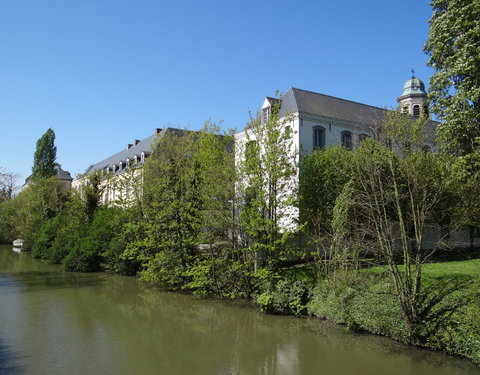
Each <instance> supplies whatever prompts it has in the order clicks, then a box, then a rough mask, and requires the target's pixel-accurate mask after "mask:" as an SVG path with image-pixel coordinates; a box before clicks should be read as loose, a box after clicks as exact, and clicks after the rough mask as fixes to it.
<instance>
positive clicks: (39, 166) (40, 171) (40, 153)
mask: <svg viewBox="0 0 480 375" xmlns="http://www.w3.org/2000/svg"><path fill="white" fill-rule="evenodd" d="M56 158H57V147H55V133H54V131H53V130H52V129H51V128H49V129H48V130H47V131H46V132H45V134H44V135H42V136H41V137H40V138H39V139H38V141H37V148H36V150H35V154H34V156H33V167H32V179H37V178H48V177H53V176H55V159H56Z"/></svg>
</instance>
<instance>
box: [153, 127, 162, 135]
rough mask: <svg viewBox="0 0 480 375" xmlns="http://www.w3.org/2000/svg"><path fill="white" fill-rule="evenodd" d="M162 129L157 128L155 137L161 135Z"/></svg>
mask: <svg viewBox="0 0 480 375" xmlns="http://www.w3.org/2000/svg"><path fill="white" fill-rule="evenodd" d="M161 131H162V129H160V128H155V130H154V131H153V135H159V134H160V133H161Z"/></svg>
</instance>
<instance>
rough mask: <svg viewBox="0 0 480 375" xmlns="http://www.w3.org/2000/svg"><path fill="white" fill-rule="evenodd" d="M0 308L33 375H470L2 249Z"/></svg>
mask: <svg viewBox="0 0 480 375" xmlns="http://www.w3.org/2000/svg"><path fill="white" fill-rule="evenodd" d="M0 306H1V308H0V337H5V340H6V341H5V342H6V343H8V348H9V350H11V353H22V355H23V357H22V358H17V357H13V358H12V360H11V363H12V364H13V365H16V366H23V367H24V368H25V372H26V373H32V374H42V373H45V374H62V373H75V374H87V373H88V374H89V373H104V374H159V373H160V374H182V375H183V374H280V375H281V374H329V375H335V374H360V375H361V374H368V375H376V374H385V373H389V374H420V373H421V374H436V375H442V374H474V373H478V369H477V368H476V367H475V366H473V365H471V364H470V363H469V362H467V361H463V360H459V359H456V358H452V357H447V356H444V355H441V354H439V353H431V352H428V351H422V350H417V349H413V348H408V347H405V346H403V345H400V344H398V343H395V342H393V341H391V340H388V339H385V338H381V337H376V336H372V335H352V334H346V333H345V332H344V331H343V330H342V329H341V328H339V327H337V326H334V325H331V324H328V323H325V322H321V321H319V320H316V319H295V318H290V317H279V316H267V315H263V314H261V313H259V312H257V311H256V310H254V309H252V308H251V307H250V306H248V305H245V304H239V303H225V302H220V301H208V300H202V299H198V298H195V297H192V296H185V295H179V294H170V293H163V292H161V291H159V290H157V289H156V288H154V287H152V286H151V285H149V284H145V283H141V282H139V281H138V280H136V279H134V278H128V277H119V276H115V275H106V274H72V273H65V272H62V271H61V270H60V269H59V268H58V267H55V266H52V265H48V264H45V263H43V262H39V261H36V260H33V259H31V257H30V255H29V254H24V253H23V254H15V253H13V252H12V251H11V249H10V250H8V251H6V250H5V249H2V248H0ZM6 345H7V344H6ZM0 372H1V371H0Z"/></svg>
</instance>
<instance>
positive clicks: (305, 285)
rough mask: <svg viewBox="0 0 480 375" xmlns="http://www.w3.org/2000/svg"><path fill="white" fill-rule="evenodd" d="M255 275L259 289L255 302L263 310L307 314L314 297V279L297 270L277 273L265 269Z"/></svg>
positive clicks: (277, 312)
mask: <svg viewBox="0 0 480 375" xmlns="http://www.w3.org/2000/svg"><path fill="white" fill-rule="evenodd" d="M255 276H256V278H257V283H258V289H259V293H258V294H257V296H256V298H255V303H256V304H257V305H258V306H259V307H260V309H261V310H262V311H263V312H266V313H269V314H285V315H297V316H298V315H305V314H307V304H308V303H309V302H310V299H311V297H312V287H313V280H312V279H310V278H308V277H304V275H302V274H301V273H299V272H298V271H297V270H287V271H284V272H283V273H279V274H277V273H274V272H272V271H268V270H266V269H263V270H260V271H259V272H257V273H256V275H255ZM302 276H303V277H302Z"/></svg>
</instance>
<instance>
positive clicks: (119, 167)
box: [118, 161, 123, 171]
mask: <svg viewBox="0 0 480 375" xmlns="http://www.w3.org/2000/svg"><path fill="white" fill-rule="evenodd" d="M122 169H123V161H121V162H120V163H119V164H118V170H119V171H121V170H122Z"/></svg>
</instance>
